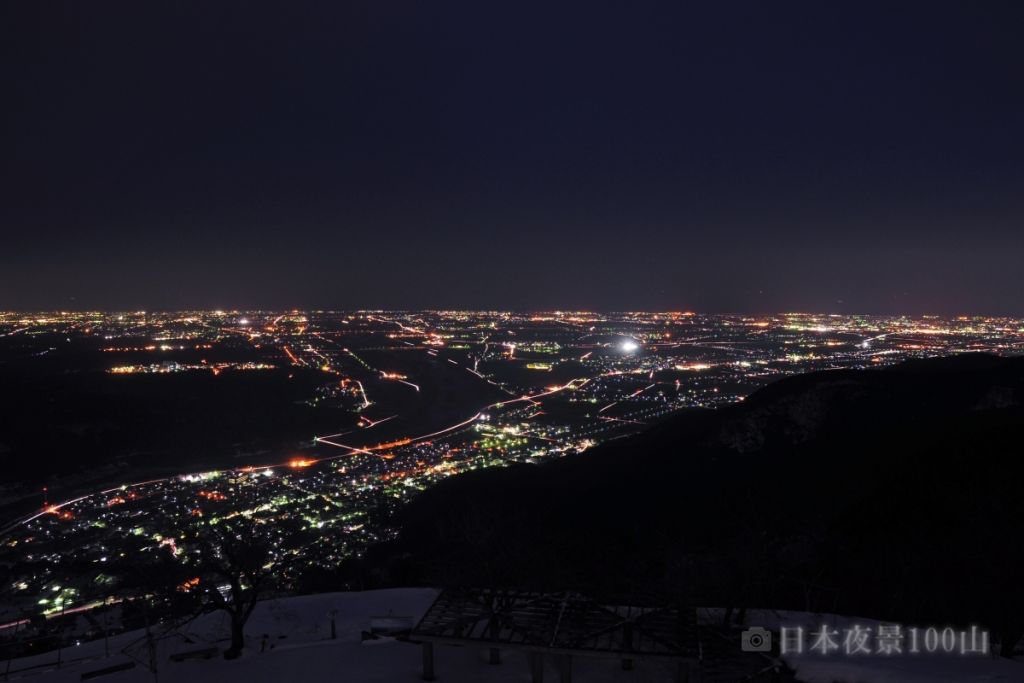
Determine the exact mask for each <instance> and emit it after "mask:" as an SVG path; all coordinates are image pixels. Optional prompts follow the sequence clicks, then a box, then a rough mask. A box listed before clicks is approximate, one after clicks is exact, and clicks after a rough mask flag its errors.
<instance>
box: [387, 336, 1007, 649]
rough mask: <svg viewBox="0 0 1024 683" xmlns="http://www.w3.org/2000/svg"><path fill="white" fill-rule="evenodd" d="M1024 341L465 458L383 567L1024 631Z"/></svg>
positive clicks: (804, 381) (424, 503)
mask: <svg viewBox="0 0 1024 683" xmlns="http://www.w3.org/2000/svg"><path fill="white" fill-rule="evenodd" d="M1021 444H1024V358H1000V357H995V356H984V355H964V356H958V357H951V358H943V359H934V360H925V361H913V362H907V363H904V364H901V365H898V366H895V367H892V368H887V369H878V370H849V371H847V370H840V371H827V372H819V373H813V374H808V375H804V376H798V377H792V378H788V379H784V380H781V381H779V382H777V383H774V384H772V385H770V386H768V387H766V388H764V389H762V390H760V391H758V392H756V393H755V394H753V395H752V396H751V397H749V399H748V400H746V401H744V402H742V403H740V404H737V405H735V406H731V407H728V408H723V409H720V410H716V411H699V412H695V413H689V414H685V415H683V416H680V417H679V418H676V419H672V420H669V421H666V422H664V423H662V424H660V425H658V426H656V427H653V428H652V429H650V430H648V431H647V432H645V433H642V434H640V435H638V436H636V437H632V438H629V439H622V440H619V441H616V442H611V443H608V444H605V445H603V446H601V447H598V448H596V449H593V450H591V451H588V452H586V453H583V454H580V455H578V456H571V457H567V458H564V459H562V460H558V461H554V462H551V463H548V464H544V465H541V466H514V467H509V468H506V469H502V470H489V471H483V472H475V473H471V474H469V475H463V476H459V477H455V478H453V479H451V480H449V481H447V482H444V483H443V484H441V485H439V486H437V487H435V488H433V489H431V490H429V491H427V492H425V493H424V494H422V495H421V496H420V497H419V498H418V499H417V500H415V501H414V502H413V503H412V504H411V505H410V506H409V507H408V509H407V510H406V512H405V514H404V516H403V519H402V529H403V530H402V534H401V538H400V540H399V541H398V542H397V543H396V544H394V545H392V546H390V547H388V548H385V549H382V550H381V551H380V552H379V553H378V554H377V555H375V556H374V557H371V560H370V561H371V563H372V564H373V565H374V566H375V573H376V574H377V575H378V576H384V577H386V579H385V580H387V581H394V582H407V581H426V582H432V583H435V584H441V585H445V584H464V585H465V584H476V585H480V584H487V585H514V586H518V587H531V588H538V589H575V590H579V591H582V592H587V593H590V594H612V593H614V594H619V593H629V594H630V595H631V596H634V597H635V596H637V595H652V596H655V597H657V599H660V600H664V599H667V598H671V599H673V600H685V601H688V602H689V603H691V604H698V605H725V606H730V605H732V606H737V607H739V606H751V607H753V606H757V607H772V608H778V609H787V608H788V609H800V610H809V611H829V612H839V613H846V614H856V615H862V616H870V617H876V618H882V619H892V620H898V621H900V622H902V623H905V624H912V623H917V624H928V623H941V624H947V623H953V624H967V623H980V624H983V625H985V626H987V627H989V628H990V629H992V630H993V632H994V633H996V635H997V636H998V637H999V638H1000V639H1001V640H1002V641H1003V642H1004V643H1009V644H1010V645H1008V646H1006V647H1011V646H1012V644H1013V643H1014V642H1016V641H1017V639H1019V637H1020V636H1021V634H1024V586H1022V585H1021V581H1020V575H1021V560H1022V559H1024V554H1022V549H1024V548H1022V546H1024V541H1022V534H1021V529H1020V523H1021V520H1022V519H1024V495H1022V490H1021V487H1022V477H1021V474H1022V469H1024V468H1022V464H1021V463H1022V455H1024V453H1022V447H1021Z"/></svg>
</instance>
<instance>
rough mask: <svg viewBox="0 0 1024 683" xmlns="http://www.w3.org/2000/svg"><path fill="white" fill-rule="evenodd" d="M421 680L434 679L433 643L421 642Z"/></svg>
mask: <svg viewBox="0 0 1024 683" xmlns="http://www.w3.org/2000/svg"><path fill="white" fill-rule="evenodd" d="M421 648H422V650H423V680H425V681H432V680H434V644H433V643H423V645H422V646H421Z"/></svg>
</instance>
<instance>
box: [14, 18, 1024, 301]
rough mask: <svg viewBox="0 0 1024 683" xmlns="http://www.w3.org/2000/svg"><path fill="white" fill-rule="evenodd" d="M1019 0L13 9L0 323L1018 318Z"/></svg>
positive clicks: (1022, 211)
mask: <svg viewBox="0 0 1024 683" xmlns="http://www.w3.org/2000/svg"><path fill="white" fill-rule="evenodd" d="M1022 36H1024V3H1021V2H1016V1H1015V2H1010V1H1007V2H997V1H991V2H973V1H965V2H962V3H944V2H921V3H914V2H878V3H873V2H864V1H857V2H827V1H824V2H823V1H821V0H817V1H815V2H806V3H798V2H705V3H700V4H696V3H694V4H689V3H682V2H671V3H646V2H615V3H608V4H605V3H600V2H595V1H591V2H586V3H579V4H576V3H571V4H570V3H559V2H555V1H553V0H550V1H548V2H543V3H537V4H533V3H528V2H507V3H496V2H481V1H480V0H476V1H474V2H466V3H448V2H431V1H419V2H397V1H396V2H391V1H388V0H371V1H369V2H344V1H342V0H339V1H338V2H318V3H300V2H285V1H282V2H280V3H277V4H275V5H271V4H269V3H262V2H238V3H228V2H211V1H210V0H203V1H202V2H191V3H177V2H175V3H158V2H126V3H114V2H81V1H76V2H68V3H57V2H36V1H34V0H20V1H12V2H6V3H4V4H3V7H2V9H0V53H2V60H0V79H2V80H0V84H2V86H3V89H2V92H3V102H4V104H3V113H2V120H3V127H2V129H0V130H2V140H0V142H2V148H0V188H2V189H0V229H2V242H0V309H4V308H6V309H58V308H59V309H82V308H104V309H140V308H145V309H149V310H156V309H175V308H235V307H238V308H249V307H262V308H282V307H286V308H292V307H298V308H377V307H384V308H420V307H438V308H440V307H445V308H487V309H493V308H513V309H542V308H588V309H614V310H623V309H636V310H640V309H646V310H655V309H657V310H696V311H702V312H752V313H758V312H774V311H793V310H813V311H823V312H836V313H861V312H863V313H871V312H877V313H988V314H1001V313H1005V314H1021V315H1024V296H1022V294H1024V266H1022V262H1024V230H1022V227H1024V38H1022Z"/></svg>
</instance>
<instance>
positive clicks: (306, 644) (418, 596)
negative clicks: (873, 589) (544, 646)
mask: <svg viewBox="0 0 1024 683" xmlns="http://www.w3.org/2000/svg"><path fill="white" fill-rule="evenodd" d="M436 595H437V592H436V591H435V590H433V589H428V588H403V589H392V590H381V591H367V592H362V593H328V594H323V595H314V596H304V597H296V598H286V599H281V600H268V601H266V602H263V603H261V604H260V605H259V606H258V607H257V609H256V611H255V612H254V613H253V615H252V618H251V619H250V622H249V625H248V627H247V629H246V633H247V638H248V648H247V650H246V652H245V654H244V655H243V656H242V658H240V659H238V660H234V661H225V660H224V659H223V658H221V657H220V656H219V655H217V656H214V657H211V658H209V659H188V660H185V661H180V662H175V661H171V659H170V657H171V655H172V654H175V653H183V652H194V651H196V650H202V649H205V648H208V647H211V646H217V647H218V648H219V649H221V650H222V649H223V648H224V647H225V646H226V644H227V642H226V636H227V627H226V624H225V622H224V619H223V618H222V617H221V616H220V615H218V614H211V615H206V616H204V617H201V618H200V619H197V620H196V621H194V622H192V623H191V624H189V625H188V626H186V627H183V628H182V629H180V630H178V631H174V632H172V633H168V634H164V635H163V636H162V637H160V638H158V640H157V641H156V643H157V644H156V648H155V661H156V666H157V678H156V680H158V681H159V682H160V683H233V682H235V681H237V682H238V683H249V682H252V683H264V682H266V683H271V682H273V683H291V682H292V681H301V682H302V683H319V682H321V681H323V682H324V683H328V682H330V683H337V682H338V681H344V682H345V683H377V682H381V683H384V682H388V681H415V680H419V675H420V650H419V648H418V647H417V646H415V645H412V644H409V643H403V642H398V641H394V640H391V639H381V640H370V641H366V642H365V643H364V642H362V641H361V639H360V634H361V632H362V631H364V630H368V629H369V624H370V617H374V616H385V615H393V616H408V617H413V618H414V619H419V617H420V616H421V615H422V614H423V613H424V612H425V611H426V609H427V608H428V607H429V606H430V604H431V602H432V601H433V599H434V597H435V596H436ZM332 612H333V613H334V614H335V620H336V627H337V639H334V640H332V639H331V638H330V633H331V627H330V623H331V615H332ZM749 616H750V621H751V623H754V621H756V622H757V623H761V624H763V625H765V626H768V627H774V626H776V625H778V623H787V624H793V623H800V622H806V623H807V624H808V625H812V624H816V623H819V622H820V617H811V616H809V615H806V614H798V613H786V614H780V613H751V614H750V615H749ZM830 619H833V620H835V619H839V620H840V621H833V622H832V623H842V618H834V617H830ZM861 623H867V622H863V621H862V622H861ZM264 635H265V636H266V637H264ZM107 649H109V652H110V655H109V656H105V654H104V653H105V650H107ZM435 657H436V672H437V675H438V679H439V680H440V681H450V682H453V683H455V682H457V683H511V682H512V681H521V682H525V681H529V680H530V673H529V668H528V666H527V662H526V659H525V657H523V656H522V655H517V654H515V653H505V654H504V656H503V663H502V664H501V665H499V666H491V665H489V664H488V663H487V653H486V652H484V651H481V650H477V649H475V648H458V647H438V648H437V650H436V655H435ZM149 658H150V649H149V647H148V646H147V645H146V639H145V632H144V631H136V632H132V633H125V634H121V635H119V636H116V637H112V638H111V639H110V642H109V643H108V644H106V645H105V644H104V642H103V641H102V640H99V641H94V642H91V643H83V644H82V645H80V646H77V647H73V648H67V649H65V650H64V652H63V653H62V666H61V667H60V668H59V669H58V668H56V666H55V662H56V653H47V654H43V655H39V656H36V657H33V658H26V659H21V660H15V661H13V662H11V666H10V671H11V675H10V679H11V680H26V681H41V682H43V683H63V682H65V681H66V682H68V683H70V682H71V681H76V682H77V681H79V680H81V675H82V674H83V673H85V672H91V671H95V670H98V669H103V668H106V667H110V666H113V665H116V664H118V663H124V662H130V661H133V660H134V661H136V662H137V664H136V666H135V668H133V669H130V670H127V671H120V672H116V673H110V674H108V675H104V676H102V677H98V678H96V679H94V680H96V681H98V682H99V683H105V682H107V681H109V682H110V683H151V682H152V681H153V680H154V675H153V673H152V672H151V671H150V670H149V669H148V668H147V663H148V662H149V661H150V659H149ZM790 663H791V664H792V665H793V666H794V668H796V669H797V671H798V676H799V678H800V679H801V680H804V681H807V682H808V683H836V682H838V683H995V682H996V681H999V682H1009V681H1024V664H1021V663H1018V662H1013V661H1008V660H998V659H984V658H983V659H970V660H965V659H951V658H942V659H936V658H924V657H922V658H918V659H905V658H904V659H899V660H896V659H886V658H871V657H864V658H858V659H841V658H836V657H832V658H828V659H821V658H818V659H814V658H803V659H791V660H790ZM4 665H6V662H0V666H4ZM548 667H549V668H548V670H547V671H546V672H545V674H546V675H545V679H546V680H558V673H557V671H556V670H555V669H554V666H553V663H551V662H549V663H548ZM573 680H574V681H578V682H579V683H618V682H620V681H621V682H623V683H625V682H627V681H631V682H633V683H639V682H641V681H643V682H646V681H665V682H668V681H671V680H672V670H671V669H670V668H669V667H667V666H662V665H658V664H656V663H647V662H637V666H636V669H635V670H634V671H632V672H627V671H622V670H621V669H620V668H619V666H618V664H617V663H616V662H614V661H609V660H593V661H587V660H583V659H580V660H579V661H578V662H576V663H574V666H573Z"/></svg>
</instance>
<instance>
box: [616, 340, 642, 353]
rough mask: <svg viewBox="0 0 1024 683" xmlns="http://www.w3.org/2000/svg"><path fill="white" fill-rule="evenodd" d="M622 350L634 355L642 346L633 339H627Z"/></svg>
mask: <svg viewBox="0 0 1024 683" xmlns="http://www.w3.org/2000/svg"><path fill="white" fill-rule="evenodd" d="M620 348H621V349H622V350H623V351H625V352H626V353H633V352H634V351H636V350H637V349H639V348H640V345H639V344H637V343H636V342H635V341H633V340H632V339H627V340H626V341H624V342H622V346H621V347H620Z"/></svg>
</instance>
